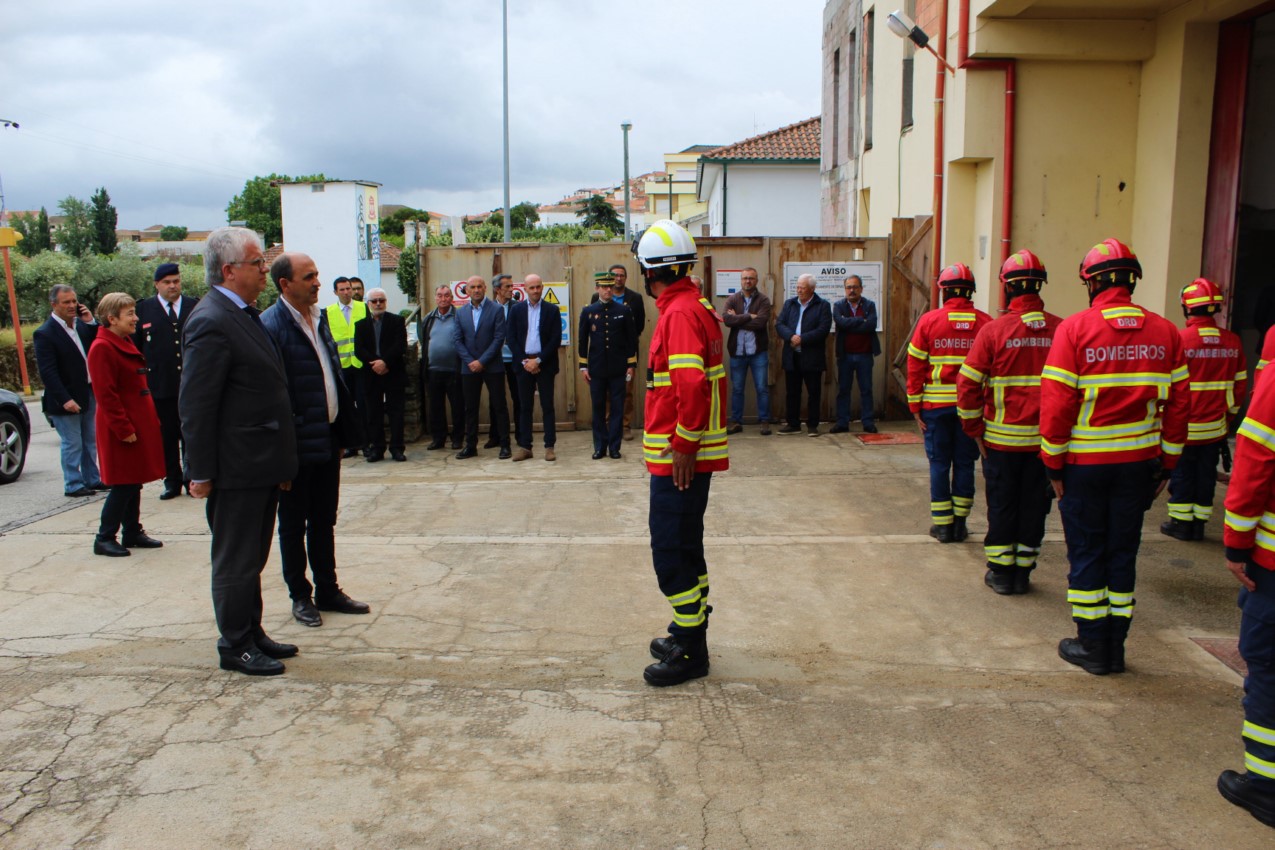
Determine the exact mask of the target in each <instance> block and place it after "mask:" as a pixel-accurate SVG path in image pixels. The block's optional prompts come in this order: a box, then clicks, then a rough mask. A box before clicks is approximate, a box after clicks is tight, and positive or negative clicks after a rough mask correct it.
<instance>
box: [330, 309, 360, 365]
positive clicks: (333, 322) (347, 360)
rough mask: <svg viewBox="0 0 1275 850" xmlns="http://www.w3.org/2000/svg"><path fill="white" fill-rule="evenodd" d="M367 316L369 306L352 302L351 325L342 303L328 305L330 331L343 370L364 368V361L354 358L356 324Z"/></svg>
mask: <svg viewBox="0 0 1275 850" xmlns="http://www.w3.org/2000/svg"><path fill="white" fill-rule="evenodd" d="M366 316H367V305H366V304H364V303H363V302H362V301H351V302H350V321H349V323H346V321H345V313H343V312H342V311H341V302H340V301H338V302H336V303H335V304H329V305H328V330H330V331H332V339H334V340H336V353H337V354H338V355H339V356H340V358H341V368H342V369H348V368H349V367H351V366H353V367H354V368H356V369H358V368H361V367H362V366H363V361H361V360H359V359H358V358H357V357H355V356H354V323H355V322H357V321H358V320H359V319H362V318H364V317H366Z"/></svg>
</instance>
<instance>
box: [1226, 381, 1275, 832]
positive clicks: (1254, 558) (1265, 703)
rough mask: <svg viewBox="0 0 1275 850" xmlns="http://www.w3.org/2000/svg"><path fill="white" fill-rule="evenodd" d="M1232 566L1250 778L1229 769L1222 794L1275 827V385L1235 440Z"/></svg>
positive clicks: (1229, 510)
mask: <svg viewBox="0 0 1275 850" xmlns="http://www.w3.org/2000/svg"><path fill="white" fill-rule="evenodd" d="M1223 539H1224V542H1225V543H1226V566H1227V568H1228V569H1230V571H1231V573H1232V574H1233V575H1234V576H1235V578H1236V579H1238V580H1239V582H1240V584H1241V585H1242V587H1241V588H1240V598H1239V606H1240V610H1241V612H1242V614H1241V615H1240V655H1241V656H1242V657H1243V659H1244V662H1245V663H1246V664H1247V665H1248V675H1246V676H1245V677H1244V726H1243V731H1242V733H1241V734H1242V737H1243V740H1244V767H1245V768H1246V772H1245V773H1237V772H1236V771H1234V770H1224V771H1222V775H1221V776H1219V777H1218V778H1217V790H1218V791H1220V792H1221V793H1222V796H1223V797H1225V798H1226V799H1228V800H1230V801H1231V802H1232V803H1234V804H1235V805H1237V806H1241V807H1243V808H1245V809H1247V810H1248V811H1249V813H1250V814H1252V815H1253V817H1255V818H1257V819H1258V820H1260V821H1261V822H1262V823H1264V824H1267V825H1269V826H1275V384H1273V383H1272V382H1271V381H1270V380H1265V381H1258V382H1257V389H1256V390H1254V392H1253V398H1252V401H1250V402H1249V406H1248V415H1247V416H1246V417H1245V419H1244V422H1243V424H1241V425H1240V429H1239V433H1238V434H1237V435H1236V438H1235V469H1234V471H1233V472H1232V474H1231V483H1230V486H1229V487H1228V489H1227V491H1226V525H1225V527H1224V529H1223Z"/></svg>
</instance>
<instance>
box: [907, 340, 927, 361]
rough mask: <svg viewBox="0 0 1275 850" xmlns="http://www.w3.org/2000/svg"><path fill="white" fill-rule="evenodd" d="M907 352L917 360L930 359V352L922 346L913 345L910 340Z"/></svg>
mask: <svg viewBox="0 0 1275 850" xmlns="http://www.w3.org/2000/svg"><path fill="white" fill-rule="evenodd" d="M908 354H909V355H910V356H912V357H915V358H916V359H917V360H929V359H930V352H928V351H926V350H925V349H923V348H917V347H916V346H915V345H913V344H912V343H910V342H909V343H908Z"/></svg>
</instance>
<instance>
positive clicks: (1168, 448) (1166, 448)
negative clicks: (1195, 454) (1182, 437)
mask: <svg viewBox="0 0 1275 850" xmlns="http://www.w3.org/2000/svg"><path fill="white" fill-rule="evenodd" d="M1184 448H1186V444H1185V443H1174V442H1170V441H1169V440H1165V439H1161V440H1160V451H1162V452H1164V453H1165V454H1166V455H1180V454H1182V450H1183V449H1184Z"/></svg>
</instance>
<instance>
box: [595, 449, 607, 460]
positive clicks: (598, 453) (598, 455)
mask: <svg viewBox="0 0 1275 850" xmlns="http://www.w3.org/2000/svg"><path fill="white" fill-rule="evenodd" d="M606 456H607V453H606V452H604V451H602V449H598V450H597V451H596V452H594V453H593V459H594V460H602V458H604V457H606Z"/></svg>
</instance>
